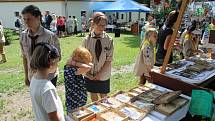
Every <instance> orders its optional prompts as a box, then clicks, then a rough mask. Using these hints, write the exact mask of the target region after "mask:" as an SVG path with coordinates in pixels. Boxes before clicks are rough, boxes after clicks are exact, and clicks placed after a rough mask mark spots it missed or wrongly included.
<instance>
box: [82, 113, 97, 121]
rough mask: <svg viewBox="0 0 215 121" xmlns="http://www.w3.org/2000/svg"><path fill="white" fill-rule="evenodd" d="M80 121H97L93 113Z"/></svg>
mask: <svg viewBox="0 0 215 121" xmlns="http://www.w3.org/2000/svg"><path fill="white" fill-rule="evenodd" d="M81 121H99V120H98V119H97V115H96V114H95V113H93V114H91V115H89V116H87V117H85V118H83V119H82V120H81Z"/></svg>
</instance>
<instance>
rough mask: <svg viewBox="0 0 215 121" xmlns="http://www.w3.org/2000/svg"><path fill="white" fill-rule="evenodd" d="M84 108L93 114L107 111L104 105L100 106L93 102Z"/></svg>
mask: <svg viewBox="0 0 215 121" xmlns="http://www.w3.org/2000/svg"><path fill="white" fill-rule="evenodd" d="M86 108H87V109H88V110H90V111H92V112H94V113H99V112H102V111H105V110H108V109H109V108H108V107H105V106H104V105H102V104H100V103H99V102H93V103H91V104H89V105H87V106H86Z"/></svg>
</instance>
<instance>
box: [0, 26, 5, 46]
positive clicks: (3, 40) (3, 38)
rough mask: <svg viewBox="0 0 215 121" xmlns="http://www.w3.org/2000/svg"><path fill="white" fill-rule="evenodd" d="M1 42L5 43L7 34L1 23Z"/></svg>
mask: <svg viewBox="0 0 215 121" xmlns="http://www.w3.org/2000/svg"><path fill="white" fill-rule="evenodd" d="M0 43H5V36H4V31H3V26H2V25H0Z"/></svg>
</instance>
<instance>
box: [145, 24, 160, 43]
mask: <svg viewBox="0 0 215 121" xmlns="http://www.w3.org/2000/svg"><path fill="white" fill-rule="evenodd" d="M151 32H155V33H156V34H158V31H157V29H156V28H151V27H149V28H147V29H146V32H145V35H144V40H146V39H149V34H150V33H151Z"/></svg>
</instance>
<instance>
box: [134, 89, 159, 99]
mask: <svg viewBox="0 0 215 121" xmlns="http://www.w3.org/2000/svg"><path fill="white" fill-rule="evenodd" d="M162 94H163V92H161V91H159V90H156V89H151V90H149V91H148V92H144V93H141V94H140V95H139V96H138V98H139V99H142V100H144V101H145V102H152V101H153V100H155V99H156V98H157V97H159V96H161V95H162Z"/></svg>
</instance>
